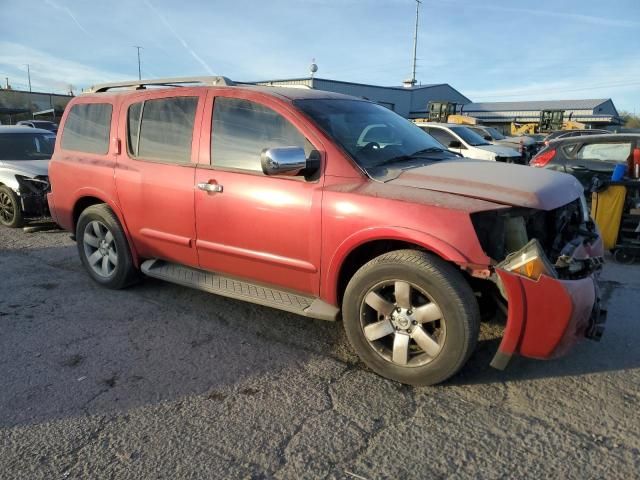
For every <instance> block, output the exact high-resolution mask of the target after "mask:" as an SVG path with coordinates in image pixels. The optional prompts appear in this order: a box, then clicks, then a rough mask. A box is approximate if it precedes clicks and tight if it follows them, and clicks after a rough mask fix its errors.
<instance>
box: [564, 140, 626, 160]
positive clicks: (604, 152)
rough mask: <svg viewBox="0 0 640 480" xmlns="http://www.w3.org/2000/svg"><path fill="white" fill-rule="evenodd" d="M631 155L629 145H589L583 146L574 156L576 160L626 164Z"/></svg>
mask: <svg viewBox="0 0 640 480" xmlns="http://www.w3.org/2000/svg"><path fill="white" fill-rule="evenodd" d="M630 154H631V143H630V142H627V143H589V144H587V145H584V146H583V147H582V148H581V149H580V150H578V153H577V155H576V158H577V159H578V160H581V159H588V160H603V161H609V162H626V161H627V158H628V157H629V155H630Z"/></svg>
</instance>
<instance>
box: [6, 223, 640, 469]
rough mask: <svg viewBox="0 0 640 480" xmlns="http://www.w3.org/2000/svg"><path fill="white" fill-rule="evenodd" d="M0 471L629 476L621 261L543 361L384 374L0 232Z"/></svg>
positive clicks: (639, 323) (303, 331)
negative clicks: (595, 326) (434, 375)
mask: <svg viewBox="0 0 640 480" xmlns="http://www.w3.org/2000/svg"><path fill="white" fill-rule="evenodd" d="M0 281H1V282H2V285H1V287H0V378H1V382H2V383H1V384H0V385H1V388H0V478H2V479H38V478H43V479H56V478H60V479H67V478H87V479H99V478H117V479H120V478H132V479H142V478H167V479H182V478H198V479H206V478H225V479H234V478H287V479H288V478H293V479H297V478H340V479H378V478H403V479H410V478H418V479H426V478H430V479H431V478H537V479H539V478H563V479H572V478H575V479H589V478H620V479H622V478H624V479H630V478H639V477H640V474H639V472H640V413H639V411H638V405H639V403H640V313H639V312H640V265H638V264H636V265H634V266H621V265H616V264H613V263H608V264H607V265H606V266H605V270H604V272H603V286H604V292H605V294H606V297H607V304H608V309H609V321H608V324H607V329H606V332H605V336H604V338H603V339H602V341H601V342H600V343H595V342H591V341H585V342H583V343H581V344H579V345H578V346H577V347H576V348H575V349H574V350H573V351H572V352H571V353H570V354H569V355H568V356H566V357H564V358H560V359H557V360H552V361H548V362H540V361H534V360H527V359H521V358H518V359H515V360H514V361H512V363H511V365H510V366H509V368H508V370H506V371H504V372H500V371H496V370H493V369H491V368H490V367H489V366H488V364H489V361H490V360H491V357H492V355H493V353H494V352H495V349H496V347H497V344H498V341H499V335H500V326H499V325H495V324H493V323H491V322H490V323H488V324H484V325H483V329H482V337H481V341H480V343H479V345H478V348H477V350H476V352H475V353H474V355H473V356H472V358H471V359H470V361H469V363H468V364H467V366H466V367H465V368H464V369H463V370H462V371H461V372H460V373H459V374H458V375H457V376H455V377H454V378H453V379H451V380H450V381H448V382H447V383H445V384H443V385H439V386H436V387H425V388H414V387H408V386H403V385H399V384H397V383H394V382H391V381H388V380H385V379H383V378H381V377H379V376H377V375H376V374H374V373H372V372H371V371H369V370H367V369H366V367H365V366H364V365H363V364H362V363H360V362H359V361H358V359H357V357H355V356H354V354H353V353H352V352H351V350H350V348H349V346H348V344H347V342H346V338H345V335H344V333H343V330H342V325H341V324H340V323H330V322H323V321H320V320H317V321H316V320H310V319H306V318H302V317H297V316H295V315H291V314H288V313H283V312H280V311H277V310H273V309H270V308H266V307H260V306H255V305H251V304H247V303H243V302H240V301H235V300H231V299H226V298H222V297H218V296H213V295H210V294H207V293H203V292H199V291H194V290H190V289H187V288H183V287H180V286H176V285H172V284H168V283H163V282H160V281H156V280H152V279H146V280H144V281H143V282H142V283H140V284H138V285H136V286H134V287H131V288H129V289H127V290H122V291H110V290H105V289H103V288H101V287H99V286H97V285H96V284H94V283H93V282H91V281H90V279H89V277H88V276H87V275H86V274H85V273H84V271H83V269H82V266H81V264H80V261H79V258H78V255H77V251H76V247H75V244H74V243H73V242H72V241H71V240H70V239H69V235H68V234H67V233H65V232H61V231H58V230H55V229H51V230H48V229H46V228H45V229H44V230H43V231H37V232H32V233H26V232H24V231H22V230H8V229H4V228H0Z"/></svg>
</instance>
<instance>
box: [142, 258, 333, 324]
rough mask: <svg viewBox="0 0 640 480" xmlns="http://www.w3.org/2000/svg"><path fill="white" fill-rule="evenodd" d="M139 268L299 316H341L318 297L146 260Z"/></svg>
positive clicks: (168, 279) (212, 291)
mask: <svg viewBox="0 0 640 480" xmlns="http://www.w3.org/2000/svg"><path fill="white" fill-rule="evenodd" d="M140 268H141V270H142V273H144V274H145V275H148V276H150V277H154V278H159V279H160V280H166V281H167V282H173V283H177V284H179V285H184V286H185V287H191V288H195V289H198V290H204V291H205V292H210V293H215V294H218V295H223V296H225V297H230V298H236V299H238V300H244V301H246V302H251V303H257V304H259V305H265V306H267V307H272V308H277V309H279V310H285V311H287V312H291V313H297V314H298V315H303V316H305V317H311V318H317V319H319V320H329V321H334V320H336V318H337V316H338V313H339V309H338V308H337V307H334V306H333V305H329V304H328V303H326V302H323V301H322V300H320V299H319V298H314V297H305V296H303V295H299V294H296V293H291V292H287V291H285V290H277V289H274V288H269V287H265V286H263V285H258V284H255V283H250V282H247V281H244V280H238V279H235V278H230V277H225V276H223V275H220V274H217V273H213V272H207V271H205V270H198V269H196V268H191V267H187V266H184V265H180V264H177V263H171V262H167V261H164V260H158V259H153V260H147V261H145V262H144V263H143V264H142V265H141V267H140Z"/></svg>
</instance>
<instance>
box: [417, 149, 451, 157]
mask: <svg viewBox="0 0 640 480" xmlns="http://www.w3.org/2000/svg"><path fill="white" fill-rule="evenodd" d="M448 151H449V150H447V149H445V148H440V147H429V148H423V149H422V150H418V151H417V152H414V153H412V154H411V155H408V156H409V157H410V158H415V157H420V156H421V155H424V154H425V153H439V152H448Z"/></svg>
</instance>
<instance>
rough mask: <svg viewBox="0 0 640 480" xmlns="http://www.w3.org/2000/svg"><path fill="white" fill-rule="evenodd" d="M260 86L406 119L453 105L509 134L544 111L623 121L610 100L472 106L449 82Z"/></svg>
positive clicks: (599, 121)
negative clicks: (367, 103)
mask: <svg viewBox="0 0 640 480" xmlns="http://www.w3.org/2000/svg"><path fill="white" fill-rule="evenodd" d="M255 83H256V84H258V85H273V86H306V87H309V88H315V89H318V90H327V91H329V92H336V93H344V94H346V95H353V96H354V97H362V98H366V99H369V100H372V101H374V102H376V103H379V104H380V105H384V106H385V107H387V108H389V109H391V110H393V111H394V112H396V113H398V114H400V115H402V116H403V117H406V118H422V117H426V116H427V115H428V104H429V102H430V101H437V102H451V103H456V104H457V105H458V108H457V111H458V112H459V113H463V114H465V115H469V116H472V117H475V118H477V119H478V120H481V121H482V123H484V124H487V125H492V126H497V127H500V128H501V129H503V130H505V131H508V129H509V125H510V124H511V122H514V121H515V122H518V123H529V122H537V121H538V120H539V118H540V112H541V111H542V110H564V111H565V113H564V118H565V119H566V120H568V119H569V118H571V120H573V121H577V122H582V123H585V124H586V125H587V126H588V127H591V128H604V127H606V126H608V125H620V124H621V123H622V120H621V118H620V115H619V114H618V111H617V110H616V107H615V105H614V104H613V101H612V100H611V99H610V98H604V99H588V100H546V101H525V102H482V103H473V102H472V101H471V100H470V99H469V98H467V97H465V96H464V95H463V94H462V93H460V92H459V91H458V90H456V89H455V88H453V87H452V86H451V85H449V84H446V83H438V84H429V85H415V86H412V85H411V84H405V86H395V87H383V86H379V85H369V84H364V83H353V82H343V81H339V80H328V79H325V78H314V77H306V78H292V79H283V80H265V81H260V82H255Z"/></svg>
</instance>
